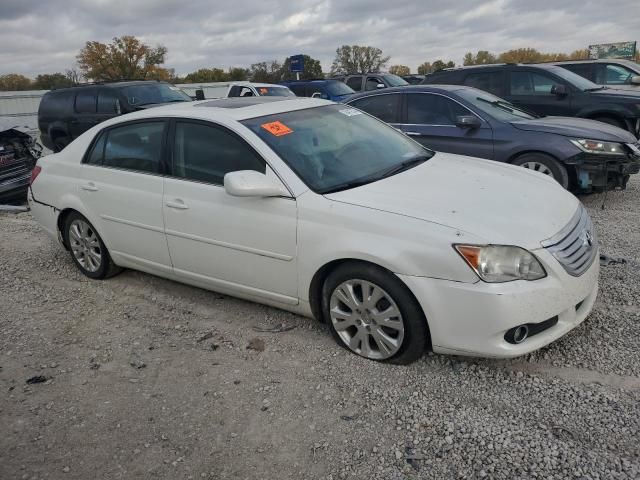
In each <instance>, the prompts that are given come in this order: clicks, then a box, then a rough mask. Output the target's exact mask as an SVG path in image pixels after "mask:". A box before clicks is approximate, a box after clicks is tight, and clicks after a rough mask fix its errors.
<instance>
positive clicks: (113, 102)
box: [98, 88, 121, 115]
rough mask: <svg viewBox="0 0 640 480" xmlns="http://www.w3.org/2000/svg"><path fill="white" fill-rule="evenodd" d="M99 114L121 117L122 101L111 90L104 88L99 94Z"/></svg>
mask: <svg viewBox="0 0 640 480" xmlns="http://www.w3.org/2000/svg"><path fill="white" fill-rule="evenodd" d="M98 113H109V114H112V115H119V114H120V113H121V111H120V100H119V98H118V95H117V94H116V93H115V92H114V91H113V90H111V89H109V88H103V89H102V90H100V92H98Z"/></svg>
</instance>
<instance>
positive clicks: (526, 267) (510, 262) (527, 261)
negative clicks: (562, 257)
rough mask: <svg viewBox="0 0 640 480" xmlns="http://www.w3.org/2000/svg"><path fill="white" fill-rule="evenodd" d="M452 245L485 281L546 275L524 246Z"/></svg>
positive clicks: (529, 278) (538, 277)
mask: <svg viewBox="0 0 640 480" xmlns="http://www.w3.org/2000/svg"><path fill="white" fill-rule="evenodd" d="M454 247H455V249H456V251H457V252H458V253H459V254H460V256H461V257H462V258H464V259H465V260H466V262H467V263H468V264H469V266H470V267H471V268H472V269H473V271H474V272H476V273H477V274H478V276H479V277H480V278H481V279H482V280H484V281H485V282H489V283H501V282H511V281H513V280H538V279H540V278H544V277H546V276H547V272H545V270H544V267H543V266H542V265H541V264H540V262H539V261H538V259H537V258H536V257H535V256H534V255H533V254H532V253H530V252H528V251H526V250H525V249H524V248H520V247H511V246H506V245H454Z"/></svg>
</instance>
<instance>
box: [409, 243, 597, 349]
mask: <svg viewBox="0 0 640 480" xmlns="http://www.w3.org/2000/svg"><path fill="white" fill-rule="evenodd" d="M533 253H534V254H535V255H536V256H537V257H538V259H539V260H541V262H542V263H543V265H544V267H545V269H546V271H547V277H545V278H543V279H540V280H536V281H531V282H529V281H524V280H519V281H514V282H508V283H485V282H482V281H478V282H476V283H472V284H470V283H462V282H454V281H448V280H441V279H433V278H426V277H415V276H407V275H398V276H399V277H400V279H402V281H404V282H405V284H406V285H407V286H408V287H409V288H410V289H411V291H412V292H413V293H414V295H415V296H416V298H417V299H418V302H420V304H421V306H422V308H423V310H424V313H425V316H426V317H427V322H428V323H429V330H430V333H431V343H432V347H433V351H434V352H437V353H447V354H453V355H469V356H478V357H494V358H510V357H517V356H520V355H524V354H527V353H530V352H532V351H534V350H537V349H539V348H541V347H543V346H545V345H548V344H549V343H551V342H553V341H554V340H556V339H558V338H560V337H562V336H563V335H565V334H566V333H567V332H569V331H570V330H572V329H573V328H575V327H576V326H578V325H579V324H580V323H582V322H583V321H584V319H585V318H586V317H587V316H588V315H589V313H590V312H591V309H592V308H593V304H594V302H595V300H596V296H597V293H598V275H599V268H600V267H599V262H598V255H596V257H595V259H594V261H593V263H592V264H591V266H590V267H589V269H587V270H586V271H585V272H584V273H583V274H582V275H581V276H579V277H572V276H571V275H569V274H567V273H566V272H565V271H564V269H563V268H562V266H561V265H560V263H559V262H558V261H557V260H556V259H555V258H554V257H553V256H552V255H551V254H550V253H549V252H547V251H546V250H545V249H539V250H536V251H534V252H533ZM554 317H557V323H555V324H554V325H553V326H551V327H549V328H547V329H546V330H543V331H541V332H539V333H537V334H535V335H533V336H529V337H528V338H527V339H526V340H525V341H523V342H522V343H519V344H512V343H509V342H507V341H506V340H505V334H506V332H507V331H508V330H510V329H512V328H514V327H516V326H518V325H522V324H538V323H541V322H544V321H547V320H550V319H552V318H554Z"/></svg>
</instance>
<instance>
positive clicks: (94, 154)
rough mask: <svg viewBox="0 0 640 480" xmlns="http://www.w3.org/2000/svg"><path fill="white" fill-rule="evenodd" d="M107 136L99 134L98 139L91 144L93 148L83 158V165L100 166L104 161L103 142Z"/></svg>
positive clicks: (103, 133)
mask: <svg viewBox="0 0 640 480" xmlns="http://www.w3.org/2000/svg"><path fill="white" fill-rule="evenodd" d="M106 136H107V134H106V133H105V132H102V133H100V135H99V137H98V139H97V140H96V141H95V142H94V143H93V147H92V148H91V151H90V152H89V154H88V155H87V156H86V157H85V159H84V163H88V164H89V165H102V160H103V159H104V143H105V142H104V140H105V138H106Z"/></svg>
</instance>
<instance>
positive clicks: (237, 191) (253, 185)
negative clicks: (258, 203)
mask: <svg viewBox="0 0 640 480" xmlns="http://www.w3.org/2000/svg"><path fill="white" fill-rule="evenodd" d="M224 189H225V191H226V192H227V193H228V194H229V195H232V196H234V197H281V196H286V197H288V196H289V192H288V191H287V190H286V189H285V188H284V187H283V186H282V184H281V183H280V182H279V181H278V180H276V179H275V178H271V177H267V176H266V175H265V174H264V173H260V172H256V171H255V170H239V171H237V172H229V173H227V174H226V175H225V176H224Z"/></svg>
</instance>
